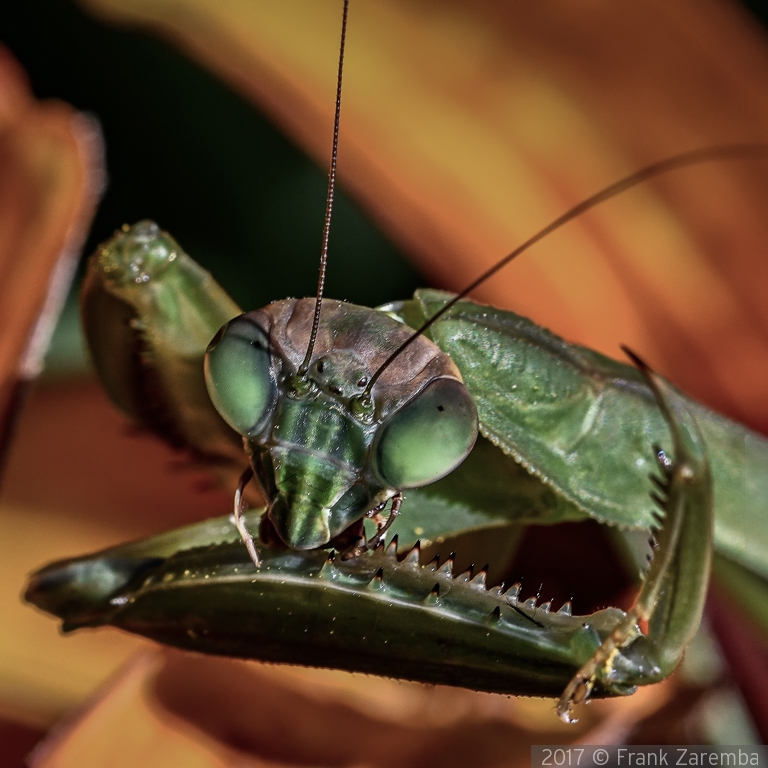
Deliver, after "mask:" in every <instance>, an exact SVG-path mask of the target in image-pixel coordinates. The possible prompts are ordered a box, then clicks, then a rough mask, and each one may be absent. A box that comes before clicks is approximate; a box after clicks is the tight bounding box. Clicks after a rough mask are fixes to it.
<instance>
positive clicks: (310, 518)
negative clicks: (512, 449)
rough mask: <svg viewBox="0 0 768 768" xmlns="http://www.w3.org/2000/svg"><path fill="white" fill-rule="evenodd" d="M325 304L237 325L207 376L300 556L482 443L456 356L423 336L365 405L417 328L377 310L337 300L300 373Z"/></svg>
mask: <svg viewBox="0 0 768 768" xmlns="http://www.w3.org/2000/svg"><path fill="white" fill-rule="evenodd" d="M313 308H314V300H313V299H304V300H299V301H297V300H293V299H291V300H286V301H278V302H275V303H273V304H270V305H269V306H267V307H265V308H264V309H260V310H256V311H254V312H248V313H246V314H244V315H241V316H240V317H237V318H235V319H234V320H232V321H230V322H229V323H227V325H225V326H224V327H223V328H222V329H221V330H220V331H219V332H218V333H217V335H216V337H215V338H214V339H213V341H212V342H211V344H210V346H209V348H208V352H207V354H206V359H205V376H206V384H207V386H208V392H209V394H210V396H211V400H212V402H213V404H214V406H215V407H216V409H217V410H218V412H219V413H220V414H221V416H222V418H223V419H224V420H225V421H226V422H227V423H228V424H229V425H230V426H231V427H232V428H233V429H235V430H236V431H237V432H238V433H239V434H240V435H242V437H243V439H244V444H245V447H246V450H247V452H248V454H249V455H250V459H251V465H252V468H253V471H254V473H255V475H256V477H257V479H258V480H259V482H260V484H261V486H262V488H263V489H264V491H265V495H266V496H267V499H268V501H269V507H268V511H267V518H268V520H269V521H270V522H271V523H272V525H273V526H274V529H275V530H276V532H277V534H278V535H279V537H280V539H281V540H282V541H283V542H284V543H285V544H287V545H288V546H289V547H291V548H293V549H313V548H316V547H322V546H324V545H326V544H328V543H329V542H330V541H331V540H333V539H334V538H335V537H337V536H339V535H340V534H342V533H343V532H344V531H345V530H346V529H348V528H349V527H350V526H353V525H357V524H359V522H360V521H361V520H362V519H363V518H364V517H365V516H369V517H370V516H372V515H373V514H375V513H376V512H377V511H379V510H381V508H382V507H383V505H384V504H385V503H386V502H387V500H388V499H390V498H392V497H393V496H395V494H396V493H397V492H398V491H401V490H404V489H407V488H417V487H420V486H423V485H427V484H428V483H431V482H434V481H435V480H438V479H439V478H441V477H443V476H444V475H447V474H448V473H449V472H451V471H452V470H453V469H455V468H456V467H457V466H458V465H459V464H460V463H461V462H462V461H463V460H464V459H465V458H466V457H467V455H468V454H469V452H470V450H471V449H472V446H473V445H474V443H475V440H476V438H477V429H478V427H477V411H476V409H475V405H474V402H473V401H472V398H471V396H470V394H469V392H468V391H467V389H466V387H465V386H464V384H463V382H462V379H461V375H460V374H459V372H458V369H457V368H456V366H455V365H454V363H453V362H452V361H451V359H450V357H449V356H448V355H446V354H445V353H443V352H441V351H440V350H439V349H438V347H436V346H435V345H434V344H433V343H432V342H431V341H429V340H427V339H426V338H423V337H421V338H419V339H417V340H416V343H414V344H412V345H410V346H409V347H408V349H407V350H405V351H404V352H403V354H402V355H401V356H400V357H399V358H398V359H397V363H396V364H395V365H392V366H390V367H389V368H388V369H387V370H386V372H385V374H384V375H383V376H382V377H381V378H380V380H378V381H377V382H376V384H375V386H374V387H373V389H372V393H371V396H372V402H371V406H370V407H368V408H362V407H361V397H362V395H363V393H364V391H365V388H366V386H367V385H368V383H369V382H370V381H371V378H372V376H373V375H374V373H375V372H376V371H377V369H378V368H379V367H380V366H381V364H382V363H383V362H384V361H385V360H386V359H387V357H388V356H389V355H390V354H391V353H392V352H394V351H395V350H396V349H397V348H398V347H399V346H400V345H401V344H402V343H403V342H404V341H405V340H406V339H407V338H409V336H410V335H411V330H410V329H409V328H408V327H406V326H404V325H403V324H402V323H399V322H397V321H396V320H394V319H392V318H391V317H389V316H387V315H385V314H383V313H382V312H379V311H377V310H373V309H368V308H366V307H359V306H355V305H351V304H346V303H343V302H338V301H330V300H328V301H326V302H325V303H324V304H323V315H322V323H321V326H320V328H321V330H320V334H319V336H318V339H317V343H316V347H315V354H314V358H313V361H312V363H311V365H310V366H309V368H308V370H307V372H306V374H305V375H304V376H302V375H301V374H300V373H299V370H300V366H301V362H302V359H303V357H304V349H305V348H306V344H307V338H308V336H309V332H310V327H311V323H312V310H313Z"/></svg>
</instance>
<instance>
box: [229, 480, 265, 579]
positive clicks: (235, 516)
mask: <svg viewBox="0 0 768 768" xmlns="http://www.w3.org/2000/svg"><path fill="white" fill-rule="evenodd" d="M252 477H253V470H252V469H251V468H250V467H248V468H247V469H246V470H244V471H243V474H242V475H240V479H239V480H238V482H237V488H236V489H235V499H234V504H233V507H234V509H233V512H232V522H233V523H234V524H235V525H236V526H237V530H238V532H239V533H240V537H241V538H242V540H243V544H245V548H246V549H247V550H248V554H249V555H250V556H251V560H253V564H254V565H255V566H256V567H257V568H261V558H260V557H259V553H258V550H257V549H256V544H255V543H254V541H253V535H252V534H251V532H250V531H249V530H248V527H247V526H246V524H245V519H244V518H243V513H244V512H245V502H244V501H243V491H244V490H245V486H246V485H248V483H249V482H250V481H251V478H252Z"/></svg>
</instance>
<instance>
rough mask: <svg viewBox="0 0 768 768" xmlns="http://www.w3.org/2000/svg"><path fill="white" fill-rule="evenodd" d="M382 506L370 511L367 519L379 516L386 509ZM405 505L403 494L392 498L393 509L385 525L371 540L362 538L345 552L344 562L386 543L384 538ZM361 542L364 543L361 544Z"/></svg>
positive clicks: (342, 557)
mask: <svg viewBox="0 0 768 768" xmlns="http://www.w3.org/2000/svg"><path fill="white" fill-rule="evenodd" d="M385 504H386V502H384V503H383V504H380V505H379V506H378V507H375V508H374V509H372V510H371V511H370V514H369V515H366V517H373V516H374V515H375V514H378V513H379V511H380V510H381V509H383V508H384V505H385ZM402 504H403V494H402V493H400V492H398V493H396V494H395V495H394V496H393V497H392V507H391V508H390V510H389V516H388V517H387V519H386V521H385V522H384V524H383V525H380V526H379V527H378V530H377V531H376V533H374V534H373V536H371V538H370V539H368V540H367V541H366V540H365V539H363V538H362V537H361V538H360V539H358V543H357V544H355V545H354V546H353V547H352V548H350V549H348V550H347V551H346V552H344V553H343V554H342V556H341V559H342V560H351V559H352V558H353V557H360V555H362V554H363V553H364V552H368V551H370V550H372V549H376V547H378V546H379V545H380V544H382V543H383V542H384V537H385V536H386V535H387V531H388V530H389V529H390V527H391V526H392V523H394V522H395V520H396V518H397V516H398V515H399V514H400V507H401V506H402ZM359 542H363V543H362V544H360V543H359Z"/></svg>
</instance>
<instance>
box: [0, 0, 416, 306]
mask: <svg viewBox="0 0 768 768" xmlns="http://www.w3.org/2000/svg"><path fill="white" fill-rule="evenodd" d="M0 42H2V43H4V44H5V45H6V46H7V47H8V48H9V49H10V50H11V52H12V53H13V54H14V55H15V56H16V58H17V59H18V60H19V61H20V62H21V64H22V66H23V67H24V68H25V70H26V71H27V74H28V75H29V78H30V80H31V85H32V89H33V92H34V94H35V96H37V97H38V98H58V99H62V100H64V101H66V102H68V103H70V104H72V105H73V106H75V107H76V108H77V109H79V110H81V111H85V112H89V113H91V114H93V115H95V116H96V117H97V118H98V120H99V122H100V123H101V127H102V131H103V133H104V139H105V143H106V166H107V173H108V187H107V190H106V193H105V195H104V198H103V200H102V202H101V205H100V206H99V209H98V213H97V215H96V220H95V222H94V224H93V227H92V229H91V233H90V236H89V238H88V241H87V245H86V248H85V253H90V252H92V251H93V249H94V248H95V247H96V245H98V243H99V242H101V241H102V240H105V239H106V238H108V237H109V236H111V234H112V233H113V231H114V230H115V229H116V228H117V227H119V226H121V225H122V224H123V223H126V222H127V223H133V222H135V221H138V220H140V219H143V218H151V219H154V220H156V221H157V222H158V223H159V224H160V225H161V226H162V227H163V228H164V229H167V230H168V231H170V232H171V233H172V234H173V235H174V236H175V237H176V239H177V240H178V241H179V243H180V244H181V246H182V247H183V248H184V249H185V250H186V251H187V252H188V253H190V255H192V256H193V258H195V259H196V260H198V261H200V262H201V263H202V264H203V265H204V266H205V267H206V268H207V269H209V270H211V271H212V272H213V273H214V276H215V277H216V278H217V279H218V280H219V281H220V282H221V283H222V284H223V285H224V287H225V288H226V289H227V290H228V291H229V292H230V293H231V294H232V296H233V298H234V299H235V300H236V301H237V302H238V303H239V304H241V306H244V307H245V308H246V309H251V308H255V307H258V306H261V305H263V304H266V303H268V302H269V301H273V300H276V299H282V298H285V297H286V296H306V295H313V294H314V292H315V286H316V282H317V264H318V257H319V254H320V245H321V233H322V224H323V213H324V207H325V195H326V184H327V170H326V169H321V168H319V167H318V166H316V165H315V164H314V163H313V162H312V161H311V160H309V159H308V157H307V156H306V155H305V154H304V153H303V152H302V151H300V150H299V149H297V148H296V147H295V146H294V145H293V144H292V143H291V142H290V141H289V140H288V139H286V138H285V137H284V136H283V135H282V134H281V133H280V132H279V130H278V129H277V128H276V127H275V126H274V125H272V124H271V123H270V122H269V121H268V120H267V119H266V118H265V117H263V116H261V115H260V114H259V113H258V112H257V111H256V109H255V108H254V107H253V106H252V105H251V104H250V103H249V102H247V101H246V100H245V99H244V98H243V97H241V96H240V95H239V94H237V93H235V92H234V91H233V90H232V89H231V88H229V87H228V86H227V85H225V84H223V83H222V82H220V81H219V80H217V79H216V78H215V77H214V75H212V74H209V73H208V72H207V71H206V70H204V69H202V68H201V67H200V66H199V65H197V64H196V63H194V62H193V61H191V60H190V59H188V58H186V57H185V56H184V55H182V54H180V53H177V52H176V51H175V50H174V49H172V48H171V47H170V46H168V45H166V44H165V43H164V42H163V41H161V40H158V39H155V38H152V37H150V36H148V35H144V34H142V33H140V32H136V31H128V30H123V29H119V28H114V27H109V26H106V25H104V24H102V23H100V22H98V21H96V20H94V19H92V18H91V17H89V16H88V15H86V14H85V13H84V12H83V11H81V10H80V9H79V8H78V7H77V6H76V5H75V4H74V3H73V2H69V1H67V0H23V1H22V2H18V1H16V2H13V1H12V2H9V3H3V4H0ZM329 68H330V69H329V73H328V74H329V79H332V78H333V77H335V62H329ZM328 151H329V156H330V147H329V148H328ZM341 151H342V152H343V148H342V150H341ZM420 282H423V281H421V280H420V279H419V277H418V274H417V273H416V271H415V270H414V268H412V267H411V266H410V265H409V264H408V263H407V262H406V261H405V260H404V258H403V256H402V255H401V254H399V253H398V252H397V250H396V249H395V248H394V246H393V245H391V244H390V243H389V242H388V241H387V240H386V238H385V237H384V236H383V235H382V233H380V232H379V231H378V230H377V229H376V227H375V226H374V225H373V224H372V223H371V221H370V220H369V219H368V218H367V217H366V216H365V215H364V214H363V213H362V212H361V211H360V209H359V208H358V207H357V206H356V205H355V204H354V202H352V201H351V200H350V198H349V197H347V196H346V195H345V194H344V192H343V190H342V192H341V194H339V195H338V196H337V199H336V205H335V208H334V219H333V226H332V228H331V256H330V269H329V276H328V295H329V296H331V297H333V298H337V299H344V300H348V301H352V302H354V303H357V304H364V305H369V306H371V305H376V304H381V303H384V302H385V301H392V300H394V299H398V298H405V297H407V296H408V295H410V293H411V292H412V291H413V289H414V288H416V287H417V286H418V285H419V283H420Z"/></svg>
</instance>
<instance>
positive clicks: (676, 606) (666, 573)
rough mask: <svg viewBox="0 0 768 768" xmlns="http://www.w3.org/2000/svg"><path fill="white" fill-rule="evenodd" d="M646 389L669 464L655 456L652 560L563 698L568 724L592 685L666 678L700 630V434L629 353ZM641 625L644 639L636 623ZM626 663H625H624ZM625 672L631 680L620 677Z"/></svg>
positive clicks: (704, 509) (703, 571)
mask: <svg viewBox="0 0 768 768" xmlns="http://www.w3.org/2000/svg"><path fill="white" fill-rule="evenodd" d="M628 354H629V355H630V357H631V358H632V360H633V361H634V362H635V364H636V365H637V366H638V368H640V370H641V371H642V372H643V374H644V375H645V377H646V379H647V380H648V383H649V384H650V386H651V387H652V389H653V391H654V393H655V395H656V398H657V400H658V402H659V406H660V408H661V410H662V412H663V414H664V417H665V419H666V420H667V423H668V424H669V427H670V430H671V433H672V441H673V446H674V456H675V459H674V461H672V462H670V461H669V459H667V458H666V456H664V454H663V453H662V452H661V451H658V454H659V465H660V467H661V471H662V475H663V479H662V480H661V481H659V480H658V479H655V482H656V484H657V485H658V487H659V491H660V493H659V494H653V499H654V501H656V503H657V504H658V505H659V507H660V508H661V509H662V510H663V512H664V521H663V528H662V530H661V533H660V535H659V540H658V547H657V550H656V555H655V557H654V559H653V561H652V563H651V566H650V569H649V571H648V574H647V576H646V578H645V581H644V583H643V586H642V589H641V590H640V594H639V595H638V597H637V600H636V601H635V604H634V606H633V607H632V609H631V610H630V611H629V612H628V613H627V614H626V616H625V617H624V618H623V619H622V620H620V621H619V622H618V623H617V625H616V627H615V628H614V630H613V631H612V632H611V634H610V635H609V636H608V637H607V638H606V639H605V640H604V641H603V643H602V645H601V646H600V648H598V650H597V651H596V652H595V653H594V654H593V656H592V657H591V658H590V659H589V660H588V661H587V662H586V663H585V664H584V665H583V666H582V667H581V669H579V671H578V672H577V673H576V675H575V676H574V677H573V679H572V680H571V682H570V683H569V684H568V686H567V687H566V689H565V691H564V692H563V695H562V697H561V698H560V701H559V703H558V707H557V712H558V715H559V716H560V717H561V719H563V720H565V721H566V722H574V721H575V720H574V718H573V715H572V711H573V705H574V704H578V703H580V702H582V701H584V700H586V699H587V697H588V696H589V694H590V692H591V691H592V689H593V687H594V686H595V683H597V682H598V681H599V682H600V683H601V684H602V685H603V686H605V687H607V688H612V689H614V690H615V691H616V692H619V690H620V689H621V688H627V687H628V686H629V687H630V688H627V692H629V690H631V686H633V685H635V684H638V683H651V682H655V681H657V680H662V679H664V678H665V677H667V676H668V675H669V674H671V673H672V671H673V670H674V669H675V667H676V666H677V665H678V663H679V662H680V659H681V658H682V655H683V652H684V651H685V648H686V646H687V645H688V643H689V642H690V640H691V638H692V637H693V634H694V633H695V632H696V629H697V628H698V626H699V622H700V620H701V615H702V612H703V610H704V600H705V598H706V592H707V584H708V581H709V571H710V565H711V561H712V539H713V533H712V531H713V508H712V480H711V477H710V471H709V463H708V461H707V456H706V452H705V449H704V443H703V441H702V438H701V434H700V432H699V430H698V427H697V426H696V423H695V422H694V420H693V418H692V417H691V415H690V413H689V412H688V410H687V409H686V406H685V403H684V400H683V399H682V397H681V395H680V394H679V393H678V392H677V391H676V390H675V389H673V388H672V387H671V386H670V385H669V384H668V383H667V382H666V381H664V380H663V379H662V378H661V377H659V376H658V375H657V374H655V373H654V372H653V371H651V370H650V369H649V368H648V366H647V365H646V364H645V363H643V362H642V361H641V360H640V359H639V358H637V357H636V356H635V355H633V354H632V353H631V352H628ZM641 622H647V627H648V630H647V634H642V632H641V630H640V628H639V625H640V623H641ZM627 662H631V663H630V664H628V663H627ZM628 666H630V667H631V668H632V669H633V670H634V671H635V673H636V672H637V671H640V673H641V675H642V677H635V676H634V675H633V674H629V673H628V672H627V667H628Z"/></svg>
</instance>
